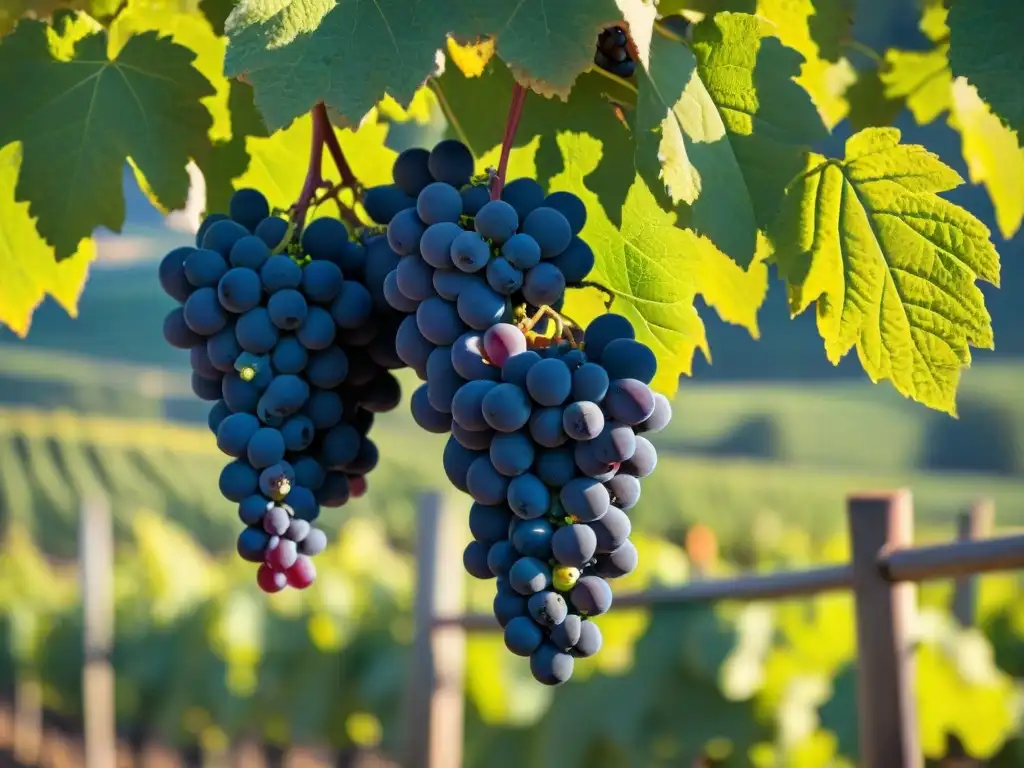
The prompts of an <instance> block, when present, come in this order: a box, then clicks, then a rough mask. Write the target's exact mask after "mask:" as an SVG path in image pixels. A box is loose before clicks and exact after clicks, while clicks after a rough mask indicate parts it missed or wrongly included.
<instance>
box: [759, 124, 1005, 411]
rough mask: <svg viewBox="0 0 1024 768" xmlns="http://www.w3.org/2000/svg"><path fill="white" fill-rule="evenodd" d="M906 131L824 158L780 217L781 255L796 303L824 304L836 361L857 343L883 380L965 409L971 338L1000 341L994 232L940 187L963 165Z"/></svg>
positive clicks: (866, 137) (864, 138) (979, 343)
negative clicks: (990, 300)
mask: <svg viewBox="0 0 1024 768" xmlns="http://www.w3.org/2000/svg"><path fill="white" fill-rule="evenodd" d="M899 141H900V133H899V131H897V130H895V129H892V128H869V129H866V130H864V131H861V132H860V133H858V134H855V135H854V136H852V137H851V138H850V139H849V140H848V141H847V142H846V157H845V159H843V160H842V161H837V160H830V159H826V158H823V157H812V158H810V160H809V163H808V167H807V170H806V172H805V173H804V174H803V175H802V176H801V177H800V179H798V180H797V181H796V182H795V183H794V185H793V187H792V188H791V190H790V195H789V197H788V198H787V200H786V202H785V203H784V204H783V210H782V212H781V214H780V218H779V221H778V222H777V223H776V225H775V226H774V227H773V236H774V242H775V245H776V252H775V258H776V262H777V264H778V267H779V271H780V273H781V275H782V276H783V277H784V278H785V279H786V281H787V282H788V283H789V290H790V308H791V310H792V311H793V313H794V314H798V313H800V312H803V311H804V310H805V309H807V307H808V306H810V304H811V303H812V302H816V303H817V317H818V331H819V333H820V334H821V336H822V338H823V340H824V342H825V352H826V355H827V356H828V359H829V360H830V361H831V362H832V363H833V364H838V362H839V360H840V359H841V358H842V357H843V356H845V355H846V353H847V352H849V351H850V349H852V348H853V347H854V346H856V348H857V355H858V357H859V359H860V361H861V365H862V366H863V367H864V370H865V371H866V372H867V373H868V375H869V376H870V377H871V379H872V380H873V381H878V380H881V379H889V380H890V381H891V382H892V384H893V386H894V387H895V388H896V389H897V391H899V392H900V393H901V394H903V395H904V396H906V397H910V398H912V399H914V400H917V401H918V402H921V403H923V404H925V405H927V406H929V407H932V408H936V409H939V410H942V411H946V412H948V413H950V414H954V415H955V413H956V404H955V397H956V387H957V383H958V382H959V378H960V372H961V370H962V369H963V368H965V367H967V366H968V365H969V364H970V361H971V352H970V347H972V346H974V347H980V348H989V349H990V348H992V346H993V335H992V321H991V317H990V316H989V313H988V311H987V310H986V308H985V300H984V296H983V295H982V292H981V289H980V288H979V287H978V286H977V285H976V281H977V280H984V281H986V282H989V283H992V284H994V285H998V283H999V255H998V254H997V253H996V250H995V248H994V247H993V245H992V243H991V241H990V240H989V231H988V228H987V227H985V225H984V224H982V223H981V222H980V221H978V220H977V219H976V218H975V217H974V216H972V215H971V214H970V213H968V212H967V211H965V210H963V209H962V208H959V207H957V206H955V205H953V204H952V203H949V202H947V201H946V200H943V199H942V198H941V197H939V196H938V194H937V193H939V192H945V191H947V190H950V189H953V188H954V187H957V186H959V185H960V184H961V183H962V179H960V177H959V176H958V175H957V173H956V172H955V171H953V170H952V169H950V168H948V167H947V166H945V165H944V164H943V163H942V162H941V161H940V160H939V159H938V158H937V157H935V156H934V155H932V154H930V153H929V152H927V151H926V150H925V149H924V148H922V147H919V146H915V145H901V144H900V143H899Z"/></svg>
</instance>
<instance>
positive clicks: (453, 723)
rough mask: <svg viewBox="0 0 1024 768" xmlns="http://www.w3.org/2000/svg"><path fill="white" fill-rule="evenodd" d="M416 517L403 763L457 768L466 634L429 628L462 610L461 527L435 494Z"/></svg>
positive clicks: (424, 501)
mask: <svg viewBox="0 0 1024 768" xmlns="http://www.w3.org/2000/svg"><path fill="white" fill-rule="evenodd" d="M417 516H418V520H417V527H416V531H417V545H416V552H417V557H416V603H415V611H414V612H415V621H416V630H415V632H416V634H415V637H414V639H413V647H412V669H411V670H410V673H409V681H410V682H409V691H408V692H409V708H408V712H407V717H408V720H407V724H408V725H407V727H408V741H407V743H406V759H405V761H404V762H403V765H404V766H405V768H460V766H461V765H462V741H463V732H462V731H463V690H462V684H463V671H464V670H463V668H464V665H465V654H466V632H465V630H464V629H463V628H462V627H459V626H454V625H451V626H445V627H435V626H434V619H435V618H436V617H438V616H456V615H458V614H460V613H461V612H462V610H463V597H462V592H463V579H464V578H465V576H464V571H463V567H462V542H463V540H464V539H465V533H464V528H465V525H464V524H463V523H462V522H461V521H460V520H459V519H458V517H457V516H456V515H454V514H452V511H451V510H450V509H449V508H448V503H447V502H446V500H445V499H444V498H443V497H442V496H441V495H440V494H437V493H429V494H426V495H424V496H423V497H422V498H421V501H420V505H419V511H418V513H417Z"/></svg>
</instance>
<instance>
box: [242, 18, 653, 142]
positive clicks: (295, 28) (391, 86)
mask: <svg viewBox="0 0 1024 768" xmlns="http://www.w3.org/2000/svg"><path fill="white" fill-rule="evenodd" d="M653 12H654V9H653V6H651V5H648V4H645V3H643V2H642V0H617V2H616V0H562V2H559V3H549V2H545V0H521V1H520V2H516V3H509V2H507V1H506V0H478V1H477V2H474V3H473V4H472V7H471V8H470V7H468V6H467V5H466V3H464V2H463V1H462V0H438V2H432V3H414V4H410V3H408V2H406V1H405V0H375V2H373V3H361V2H359V0H310V1H309V2H299V0H241V2H240V3H239V4H238V5H237V6H236V7H235V9H234V10H233V11H232V12H231V15H230V16H229V17H228V19H227V22H226V23H225V30H226V32H227V34H228V37H229V38H230V43H229V45H228V52H227V58H226V59H225V72H226V74H227V75H228V76H229V77H234V76H238V75H243V74H244V75H245V76H246V78H247V79H248V80H249V82H251V83H252V84H253V86H254V87H255V88H256V103H257V105H258V106H259V108H260V111H261V112H262V113H263V115H264V117H265V118H266V121H267V125H268V126H269V127H270V128H271V129H273V130H276V129H278V128H281V127H283V126H285V125H287V124H288V123H290V122H291V121H292V120H293V119H295V118H296V117H298V116H299V115H301V114H302V113H303V112H306V111H308V110H309V109H310V108H311V107H312V106H313V105H314V104H315V103H316V102H318V101H323V102H324V103H326V104H327V105H328V106H329V107H332V108H334V109H335V110H337V111H338V113H339V114H340V115H341V116H342V117H343V118H344V119H345V120H346V121H347V122H349V123H353V124H355V123H357V122H358V121H359V119H360V118H361V117H362V116H363V115H364V114H366V113H367V112H369V110H370V109H371V108H372V107H373V106H374V105H375V104H376V103H377V102H378V101H379V100H380V99H381V97H383V95H384V94H385V92H386V93H387V94H388V95H390V96H392V97H393V98H394V99H395V100H397V101H398V102H399V103H400V104H402V105H406V104H408V103H409V102H410V100H411V99H412V97H413V94H414V93H415V92H416V89H417V88H418V87H419V86H420V85H422V84H423V82H424V80H426V78H427V77H428V76H429V75H430V74H432V73H433V72H434V70H435V68H436V61H437V52H438V50H439V49H441V48H443V47H444V44H445V38H446V37H447V36H448V35H451V36H452V37H454V38H456V39H457V40H462V41H465V40H477V39H480V38H484V37H491V38H493V39H494V41H495V50H496V51H497V54H498V56H500V57H501V58H502V59H503V60H504V61H505V62H506V63H507V64H508V65H509V66H510V67H511V69H512V70H513V71H514V72H515V73H516V77H517V79H518V80H519V81H520V82H522V83H524V84H527V85H530V86H531V87H533V88H534V89H535V90H538V91H541V92H543V93H558V94H559V95H562V96H565V95H567V94H568V92H569V89H570V88H571V87H572V84H573V82H574V81H575V80H576V77H577V76H578V75H579V74H580V73H581V72H583V71H584V70H586V69H588V68H589V67H590V66H591V64H592V62H593V56H594V41H595V40H596V37H597V34H598V33H599V32H600V31H601V29H603V28H604V27H605V26H607V25H608V24H609V23H613V22H615V21H616V20H618V19H622V18H623V17H624V16H625V17H626V18H628V19H630V20H631V21H632V20H635V21H636V22H637V23H636V24H635V25H634V34H635V35H636V36H638V37H642V36H643V34H644V27H645V26H646V27H647V29H648V31H647V33H646V35H647V36H648V37H649V35H650V33H649V28H650V26H651V24H653ZM339 72H343V73H344V76H343V77H341V76H338V75H337V73H339Z"/></svg>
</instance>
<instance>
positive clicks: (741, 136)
mask: <svg viewBox="0 0 1024 768" xmlns="http://www.w3.org/2000/svg"><path fill="white" fill-rule="evenodd" d="M761 27H762V25H761V22H759V20H758V19H757V18H756V17H754V16H749V15H746V14H733V13H720V14H717V15H715V16H714V17H713V18H711V19H708V20H706V21H704V22H702V23H700V24H698V25H697V26H696V27H695V28H694V30H693V43H692V51H691V47H688V46H685V45H680V44H679V43H677V42H675V41H672V40H668V39H665V38H661V37H659V38H657V39H655V40H654V41H653V42H652V44H651V63H652V66H651V73H652V74H650V75H649V76H647V77H644V78H642V79H641V81H640V93H639V96H638V105H637V115H636V135H637V168H638V169H639V170H640V172H641V174H642V175H644V177H645V180H646V181H647V184H648V186H650V187H651V188H652V189H655V190H657V189H659V186H660V184H659V182H658V178H660V180H661V183H663V185H664V187H665V188H666V189H667V193H668V196H669V198H670V200H664V201H663V202H664V203H666V204H667V205H671V204H673V203H674V204H679V203H686V204H687V205H688V206H689V209H688V210H687V211H686V212H685V214H681V215H684V216H685V221H686V223H687V224H688V225H689V226H691V227H693V229H695V230H696V231H697V232H699V233H700V234H702V235H706V236H707V237H708V239H710V240H711V241H712V242H713V243H714V244H715V246H716V247H718V248H719V249H720V250H722V251H724V252H725V253H726V254H728V255H729V256H730V257H732V258H733V259H734V260H735V261H736V262H737V263H738V264H740V265H741V266H746V265H747V264H749V263H750V262H751V260H752V259H753V257H754V252H755V249H756V245H757V229H758V227H759V226H761V227H764V226H766V225H767V224H768V223H769V222H770V221H771V220H772V219H773V218H774V217H775V214H776V212H777V210H778V204H779V201H780V200H781V199H782V196H783V191H784V189H785V186H786V184H788V183H789V181H790V180H791V179H792V178H793V177H794V176H795V175H796V174H797V173H798V172H799V171H800V169H801V168H802V166H803V155H804V153H805V151H806V145H808V144H810V143H811V142H814V141H816V140H818V139H821V138H823V137H824V136H825V134H826V131H825V127H824V125H823V124H822V122H821V118H820V116H819V115H818V112H817V110H816V109H815V107H814V104H813V103H812V102H811V100H810V98H809V97H808V95H807V93H806V92H805V91H804V90H803V89H801V88H800V87H799V86H798V85H797V84H796V83H795V82H794V81H793V78H794V77H795V76H796V75H798V74H799V69H800V63H801V57H800V55H799V54H798V53H796V52H795V51H793V50H791V49H788V48H784V47H783V46H782V45H781V44H780V43H779V41H778V39H776V38H774V37H770V36H763V33H762V29H761Z"/></svg>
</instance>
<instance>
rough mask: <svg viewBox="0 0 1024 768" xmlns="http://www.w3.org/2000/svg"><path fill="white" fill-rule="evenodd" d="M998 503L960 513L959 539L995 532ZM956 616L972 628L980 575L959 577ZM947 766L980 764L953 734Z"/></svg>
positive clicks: (954, 604) (989, 502)
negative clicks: (993, 528) (994, 525)
mask: <svg viewBox="0 0 1024 768" xmlns="http://www.w3.org/2000/svg"><path fill="white" fill-rule="evenodd" d="M994 520H995V506H994V505H993V503H992V500H991V499H978V500H977V501H976V502H974V504H972V505H971V508H970V509H969V510H968V511H967V512H962V513H961V514H959V515H957V521H956V523H957V525H956V528H957V531H956V533H957V538H958V539H959V540H960V541H970V540H972V539H987V538H988V537H989V536H991V535H992V527H993V522H994ZM951 608H952V611H953V617H954V618H955V619H956V620H957V623H959V624H960V626H961V627H973V626H974V622H975V620H976V619H977V614H978V577H977V576H976V575H972V576H964V577H963V578H959V579H957V580H956V585H955V587H954V589H953V601H952V605H951ZM943 765H944V766H945V767H946V768H975V767H976V766H980V765H981V763H980V762H979V761H977V760H974V759H973V758H972V757H971V756H970V755H968V754H967V750H966V749H964V745H963V742H961V741H960V739H959V738H957V737H956V736H955V735H954V734H948V735H947V737H946V758H945V760H943Z"/></svg>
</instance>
